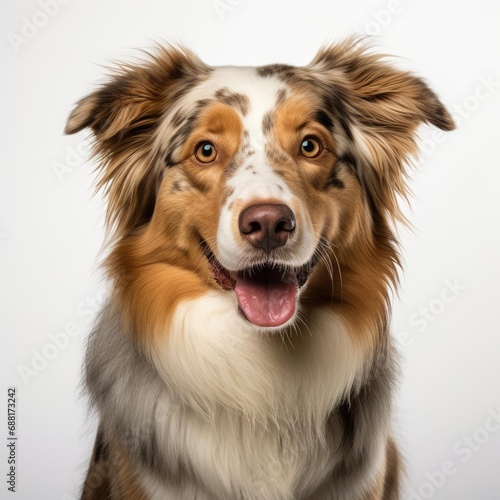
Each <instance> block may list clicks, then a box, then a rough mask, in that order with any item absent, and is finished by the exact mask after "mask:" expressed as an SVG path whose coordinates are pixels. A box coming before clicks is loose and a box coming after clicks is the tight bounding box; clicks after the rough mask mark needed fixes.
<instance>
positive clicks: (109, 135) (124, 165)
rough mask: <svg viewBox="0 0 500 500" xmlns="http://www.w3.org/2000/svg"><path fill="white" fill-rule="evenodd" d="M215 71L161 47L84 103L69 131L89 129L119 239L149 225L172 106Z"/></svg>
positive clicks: (183, 52)
mask: <svg viewBox="0 0 500 500" xmlns="http://www.w3.org/2000/svg"><path fill="white" fill-rule="evenodd" d="M209 71H210V68H209V67H208V66H206V65H205V64H203V62H202V61H200V59H199V58H198V57H197V56H196V55H195V54H193V53H192V52H190V51H189V50H187V49H184V48H175V47H171V46H167V47H162V46H159V47H157V49H156V51H155V52H153V53H151V54H148V56H147V57H146V58H145V59H143V60H142V61H140V62H139V63H135V64H133V63H125V64H120V65H118V66H117V67H116V69H114V70H113V71H112V73H111V77H110V79H109V80H108V81H107V82H106V83H104V84H103V85H101V87H100V88H98V89H97V90H96V91H95V92H93V93H92V94H90V95H88V96H87V97H84V98H83V99H82V100H80V101H79V102H78V103H77V105H76V107H75V109H74V110H73V111H72V112H71V114H70V116H69V118H68V122H67V124H66V129H65V132H66V133H67V134H74V133H76V132H79V131H80V130H83V129H84V128H87V127H88V128H90V129H91V130H92V132H93V135H94V139H95V140H94V144H93V155H94V156H95V157H97V158H98V159H99V163H98V171H99V174H100V176H99V180H98V183H97V188H98V189H99V188H103V187H105V193H106V194H107V195H108V199H109V200H108V201H109V202H108V210H107V215H106V221H107V227H108V230H109V233H108V234H110V233H111V232H113V233H114V234H115V235H116V236H119V235H120V234H123V233H124V232H125V231H127V230H131V229H134V228H136V227H138V226H140V225H141V224H144V223H145V222H147V221H148V220H149V219H150V218H151V216H152V212H153V210H154V204H155V197H156V191H157V187H158V183H159V179H160V173H161V170H162V168H163V167H164V163H163V162H162V161H161V158H160V155H161V151H159V149H158V148H156V147H155V142H154V141H155V135H156V133H157V131H158V129H159V127H160V124H161V122H162V118H163V116H164V114H165V112H166V111H167V109H168V108H169V106H170V105H171V104H172V103H173V102H175V101H176V99H178V98H179V97H180V96H182V95H183V94H184V93H186V92H187V91H188V90H189V89H190V88H192V87H194V86H195V85H196V84H197V83H198V82H199V80H200V79H203V78H204V77H206V75H207V74H208V73H209Z"/></svg>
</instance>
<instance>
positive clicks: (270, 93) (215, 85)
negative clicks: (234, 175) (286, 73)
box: [189, 66, 286, 149]
mask: <svg viewBox="0 0 500 500" xmlns="http://www.w3.org/2000/svg"><path fill="white" fill-rule="evenodd" d="M221 89H227V90H228V91H229V92H233V93H237V94H242V95H243V96H245V97H246V98H247V99H248V101H249V104H250V106H249V109H248V113H247V114H246V115H245V116H244V117H243V123H244V128H245V130H246V131H247V132H248V134H249V139H250V142H251V145H252V148H254V149H262V148H263V146H264V137H263V134H262V121H263V119H264V116H265V115H266V113H267V112H269V111H272V110H273V109H274V108H275V107H276V100H277V98H278V95H279V92H280V90H285V89H286V85H285V84H284V82H282V81H281V80H279V79H278V78H276V77H274V76H268V77H262V76H260V75H259V74H258V72H257V69H256V68H253V67H238V66H223V67H219V68H215V69H214V71H213V72H212V74H211V76H210V77H209V78H208V79H207V80H205V81H204V82H202V83H201V84H200V85H198V86H196V87H195V88H194V89H193V90H192V91H191V92H190V93H189V98H190V100H192V99H195V100H197V99H207V98H210V97H211V96H213V95H215V93H216V92H217V91H218V90H221Z"/></svg>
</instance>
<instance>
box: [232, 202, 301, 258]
mask: <svg viewBox="0 0 500 500" xmlns="http://www.w3.org/2000/svg"><path fill="white" fill-rule="evenodd" d="M238 224H239V228H240V233H241V235H242V237H243V238H244V239H246V240H247V241H248V242H249V243H250V244H251V245H253V246H254V247H255V248H262V249H263V250H265V252H266V253H269V252H270V251H271V250H272V249H273V248H277V247H282V246H283V245H284V244H285V243H286V242H287V240H288V237H289V236H290V235H291V234H292V232H293V231H294V229H295V216H294V214H293V212H292V210H291V209H290V208H289V207H287V206H286V205H274V204H267V203H263V204H259V205H251V206H249V207H247V208H245V209H244V210H243V211H242V212H241V213H240V217H239V221H238Z"/></svg>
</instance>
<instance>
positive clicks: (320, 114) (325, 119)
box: [314, 110, 333, 131]
mask: <svg viewBox="0 0 500 500" xmlns="http://www.w3.org/2000/svg"><path fill="white" fill-rule="evenodd" d="M314 120H315V121H317V122H318V123H321V125H323V127H325V128H326V129H328V130H330V131H331V130H332V129H333V120H332V119H331V118H330V116H329V115H328V114H327V113H326V112H325V111H323V110H319V111H316V113H314Z"/></svg>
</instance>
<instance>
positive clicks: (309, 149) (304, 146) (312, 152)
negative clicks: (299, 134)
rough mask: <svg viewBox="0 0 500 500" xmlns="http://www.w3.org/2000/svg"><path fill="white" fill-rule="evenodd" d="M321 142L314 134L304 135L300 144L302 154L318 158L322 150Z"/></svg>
mask: <svg viewBox="0 0 500 500" xmlns="http://www.w3.org/2000/svg"><path fill="white" fill-rule="evenodd" d="M322 149H323V148H322V146H321V142H319V139H317V138H316V137H313V136H308V137H304V139H303V140H302V143H301V145H300V154H301V155H302V156H305V157H306V158H316V156H318V155H319V154H320V153H321V150H322Z"/></svg>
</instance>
